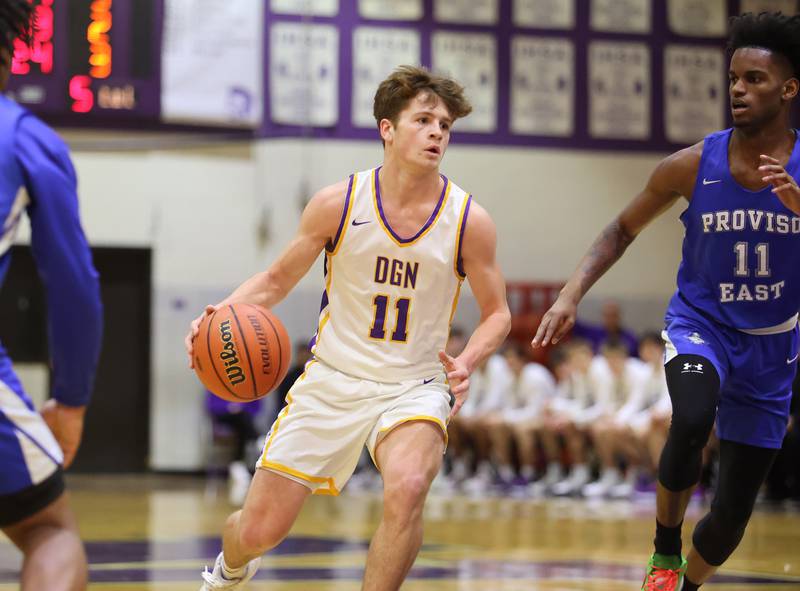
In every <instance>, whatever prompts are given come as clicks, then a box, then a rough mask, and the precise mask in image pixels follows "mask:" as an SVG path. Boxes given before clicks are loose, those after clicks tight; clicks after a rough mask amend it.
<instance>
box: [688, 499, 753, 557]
mask: <svg viewBox="0 0 800 591" xmlns="http://www.w3.org/2000/svg"><path fill="white" fill-rule="evenodd" d="M751 512H752V507H726V508H720V507H712V509H711V512H710V513H709V514H708V515H706V516H705V517H703V519H701V520H700V521H699V522H698V523H697V527H696V528H695V530H694V534H692V544H694V547H695V550H697V552H698V553H699V554H700V556H702V557H703V560H705V561H706V562H707V563H708V564H710V565H711V566H720V565H721V564H722V563H723V562H725V561H726V560H727V559H728V557H729V556H730V555H731V554H733V551H734V550H735V549H736V547H737V546H738V545H739V542H741V541H742V536H744V530H745V528H746V527H747V522H748V521H749V520H750V513H751Z"/></svg>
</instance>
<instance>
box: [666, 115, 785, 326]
mask: <svg viewBox="0 0 800 591" xmlns="http://www.w3.org/2000/svg"><path fill="white" fill-rule="evenodd" d="M731 133H732V130H731V129H726V130H724V131H719V132H716V133H712V134H711V135H709V136H707V137H706V138H705V143H704V145H703V155H702V158H701V160H700V168H699V170H698V173H697V180H696V182H695V186H694V193H693V194H692V199H691V201H690V203H689V206H688V207H687V208H686V210H685V211H684V212H683V214H681V221H682V222H683V224H684V226H685V227H686V235H685V237H684V240H683V260H682V262H681V265H680V268H679V270H678V290H677V292H676V293H675V295H674V296H673V299H672V301H671V302H670V306H669V310H668V312H667V314H668V316H669V315H670V314H672V313H678V312H679V309H680V305H679V302H677V301H676V300H677V299H678V298H682V299H683V301H684V302H686V303H688V304H690V305H691V306H692V307H694V308H695V309H697V310H699V311H700V312H702V313H704V314H705V315H707V316H709V317H710V318H712V319H713V320H715V321H717V322H719V323H720V324H723V325H725V326H729V327H731V328H736V329H739V330H745V331H756V332H757V333H763V334H769V333H778V332H784V331H786V330H791V329H792V328H793V327H794V325H795V322H796V317H797V313H798V310H799V309H800V266H798V261H800V216H797V215H796V214H795V213H793V212H792V211H791V210H790V209H788V208H787V207H786V206H784V205H783V203H782V202H781V200H780V199H779V198H778V196H777V195H775V194H774V193H772V192H771V189H772V187H771V186H768V187H765V188H764V189H762V190H760V191H749V190H747V189H745V188H744V187H742V186H741V185H739V183H737V182H736V181H735V180H734V178H733V176H732V175H731V172H730V165H729V163H728V143H729V141H730V137H731ZM786 171H787V172H788V173H789V174H790V175H792V176H793V177H794V178H796V179H800V140H796V141H795V146H794V149H793V151H792V155H791V157H790V159H789V162H788V164H787V166H786Z"/></svg>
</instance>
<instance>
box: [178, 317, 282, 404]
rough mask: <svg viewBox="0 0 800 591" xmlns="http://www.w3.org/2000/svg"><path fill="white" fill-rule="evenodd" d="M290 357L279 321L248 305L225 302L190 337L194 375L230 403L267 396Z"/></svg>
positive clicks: (278, 379)
mask: <svg viewBox="0 0 800 591" xmlns="http://www.w3.org/2000/svg"><path fill="white" fill-rule="evenodd" d="M291 355H292V353H291V346H290V343H289V336H288V335H287V334H286V329H285V328H284V326H283V323H282V322H281V321H280V320H279V319H278V317H277V316H275V315H274V314H273V313H272V312H270V311H269V310H267V309H266V308H263V307H261V306H255V305H252V304H231V305H228V306H224V307H222V308H220V309H219V310H217V311H216V312H214V313H212V314H210V315H208V316H206V317H205V318H204V319H203V321H202V322H201V323H200V327H199V332H198V333H197V336H196V337H195V339H194V370H195V372H196V373H197V377H198V378H200V381H201V382H203V385H204V386H205V387H206V388H208V389H209V390H210V391H211V392H212V393H213V394H215V395H217V396H219V397H220V398H223V399H225V400H229V401H231V402H250V401H252V400H256V399H258V398H261V397H262V396H266V395H267V394H269V393H270V392H271V391H272V390H273V389H274V388H275V387H276V386H277V385H278V384H280V383H281V381H282V380H283V378H284V377H285V376H286V372H287V371H288V369H289V362H290V361H291Z"/></svg>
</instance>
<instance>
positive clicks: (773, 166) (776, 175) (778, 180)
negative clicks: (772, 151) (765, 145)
mask: <svg viewBox="0 0 800 591" xmlns="http://www.w3.org/2000/svg"><path fill="white" fill-rule="evenodd" d="M758 170H759V171H761V172H763V173H764V176H763V177H762V180H763V181H764V182H765V183H769V184H770V185H772V192H773V193H775V194H776V195H777V196H778V198H780V200H781V201H782V202H783V204H784V205H785V206H786V207H788V208H789V209H791V210H792V211H793V212H794V213H796V214H797V215H800V187H798V186H797V181H796V180H795V179H794V178H792V176H791V175H790V174H789V173H788V172H786V169H785V168H783V166H781V163H780V161H778V160H777V159H775V158H773V157H772V156H767V155H765V154H762V155H761V166H759V167H758Z"/></svg>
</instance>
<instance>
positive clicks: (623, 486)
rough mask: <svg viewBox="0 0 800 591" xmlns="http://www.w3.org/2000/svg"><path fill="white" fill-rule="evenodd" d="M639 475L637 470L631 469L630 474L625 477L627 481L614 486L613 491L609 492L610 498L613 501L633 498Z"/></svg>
mask: <svg viewBox="0 0 800 591" xmlns="http://www.w3.org/2000/svg"><path fill="white" fill-rule="evenodd" d="M637 476H638V473H637V471H636V470H633V469H631V468H629V469H628V473H627V474H626V475H625V480H623V481H622V482H621V483H619V484H617V485H616V486H612V487H611V489H609V491H608V496H610V497H611V498H612V499H629V498H631V497H632V496H633V491H634V490H635V487H636V477H637Z"/></svg>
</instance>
